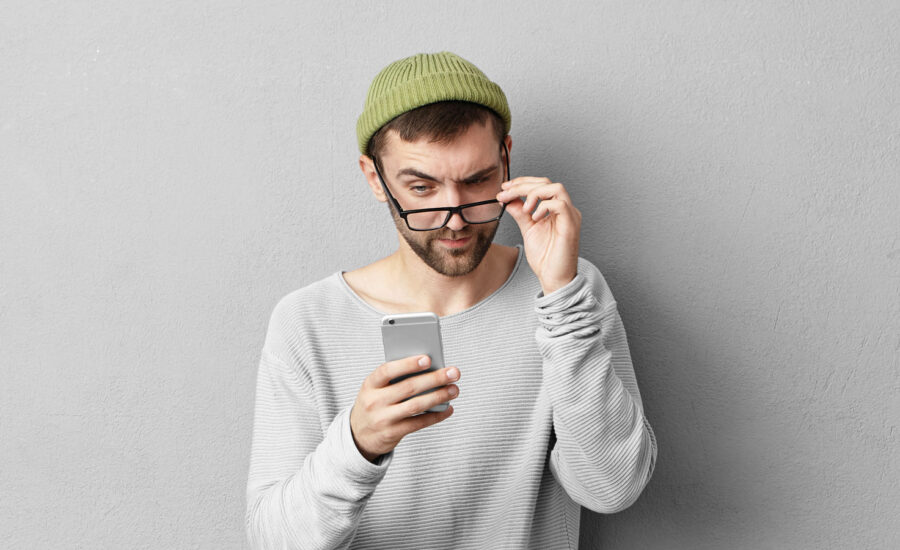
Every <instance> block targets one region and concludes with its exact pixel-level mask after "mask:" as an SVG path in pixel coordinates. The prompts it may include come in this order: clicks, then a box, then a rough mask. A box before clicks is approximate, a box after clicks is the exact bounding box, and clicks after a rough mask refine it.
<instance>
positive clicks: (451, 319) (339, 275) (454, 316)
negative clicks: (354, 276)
mask: <svg viewBox="0 0 900 550" xmlns="http://www.w3.org/2000/svg"><path fill="white" fill-rule="evenodd" d="M516 248H517V249H518V255H517V256H516V263H515V265H513V269H512V272H510V274H509V277H507V278H506V280H505V281H504V282H503V284H502V285H500V287H499V288H497V290H495V291H494V292H492V293H490V294H488V295H487V296H486V297H484V298H483V299H482V300H481V301H480V302H478V303H476V304H475V305H473V306H471V307H468V308H466V309H464V310H462V311H457V312H456V313H451V314H450V315H444V316H443V317H440V322H441V323H442V324H443V323H456V322H459V321H463V320H465V319H467V318H469V317H470V316H471V315H473V314H475V313H476V312H477V310H478V309H480V308H481V307H483V306H484V305H485V304H487V303H488V302H490V301H492V300H494V298H495V297H496V296H498V295H499V294H500V293H501V292H503V290H504V289H505V288H506V287H507V286H509V285H510V283H511V282H512V280H513V279H514V278H515V277H516V274H517V273H518V272H519V268H520V267H521V265H522V259H523V258H524V257H525V254H524V253H523V251H522V250H523V249H522V245H521V244H517V245H516ZM334 278H336V279H337V282H338V284H339V285H340V286H341V288H343V289H344V291H345V292H346V293H347V294H348V295H350V297H351V298H352V299H353V301H354V302H356V303H357V304H358V305H360V306H361V307H362V309H364V310H367V311H368V312H369V313H370V314H372V315H373V316H377V317H378V318H379V319H380V318H382V317H384V316H385V315H389V313H388V312H386V311H381V310H380V309H378V308H376V307H375V306H373V305H372V304H370V303H369V302H367V301H365V300H363V298H362V297H361V296H360V295H359V294H357V293H356V291H354V290H353V289H352V288H350V285H348V284H347V281H346V280H345V279H344V272H343V271H338V272H336V273H335V274H334Z"/></svg>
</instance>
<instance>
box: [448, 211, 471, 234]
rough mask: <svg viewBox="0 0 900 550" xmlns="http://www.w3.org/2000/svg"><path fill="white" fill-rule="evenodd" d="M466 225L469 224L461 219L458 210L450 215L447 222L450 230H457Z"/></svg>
mask: <svg viewBox="0 0 900 550" xmlns="http://www.w3.org/2000/svg"><path fill="white" fill-rule="evenodd" d="M467 225H469V224H467V223H466V221H465V220H463V219H462V216H461V215H460V214H459V212H456V213H454V214H453V215H452V216H451V217H450V221H448V222H447V227H448V228H449V229H451V230H452V231H459V230H460V229H462V228H464V227H465V226H467Z"/></svg>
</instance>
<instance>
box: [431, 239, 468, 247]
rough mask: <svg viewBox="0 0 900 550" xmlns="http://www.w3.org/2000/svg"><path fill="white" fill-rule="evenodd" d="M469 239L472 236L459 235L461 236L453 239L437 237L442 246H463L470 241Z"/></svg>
mask: <svg viewBox="0 0 900 550" xmlns="http://www.w3.org/2000/svg"><path fill="white" fill-rule="evenodd" d="M471 240H472V237H461V238H456V239H453V238H445V239H438V241H439V242H440V243H441V244H443V245H444V246H446V247H449V248H460V247H463V246H465V245H467V244H469V241H471Z"/></svg>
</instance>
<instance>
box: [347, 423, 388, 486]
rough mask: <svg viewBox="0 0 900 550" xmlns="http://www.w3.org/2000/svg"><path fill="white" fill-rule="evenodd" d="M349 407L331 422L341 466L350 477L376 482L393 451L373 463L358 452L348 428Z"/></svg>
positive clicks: (383, 471)
mask: <svg viewBox="0 0 900 550" xmlns="http://www.w3.org/2000/svg"><path fill="white" fill-rule="evenodd" d="M351 409H352V406H351V407H347V408H346V409H344V410H342V411H341V412H340V413H339V414H338V416H337V418H335V419H334V422H333V423H332V429H333V430H336V431H337V434H336V435H337V436H338V442H339V443H338V445H339V449H340V457H341V459H342V462H343V467H344V468H345V469H346V471H347V472H348V474H349V475H350V476H351V478H352V479H356V480H359V481H360V482H363V483H378V482H379V481H381V478H383V477H384V474H385V473H387V469H388V466H390V464H391V460H392V459H393V457H394V451H391V452H389V453H387V454H383V455H381V456H379V457H378V458H377V459H376V460H375V463H374V464H373V463H372V462H369V461H368V459H366V457H364V456H363V455H362V453H360V452H359V448H358V447H357V446H356V443H355V442H354V441H353V432H352V431H351V430H350V410H351Z"/></svg>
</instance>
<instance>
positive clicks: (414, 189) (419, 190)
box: [409, 185, 428, 195]
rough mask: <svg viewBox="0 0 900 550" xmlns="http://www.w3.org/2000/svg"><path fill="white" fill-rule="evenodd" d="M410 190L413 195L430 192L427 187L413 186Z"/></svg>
mask: <svg viewBox="0 0 900 550" xmlns="http://www.w3.org/2000/svg"><path fill="white" fill-rule="evenodd" d="M409 189H410V190H411V191H412V192H413V193H418V194H420V195H421V194H422V193H427V192H428V187H426V186H424V185H413V186H411V187H410V188H409Z"/></svg>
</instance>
